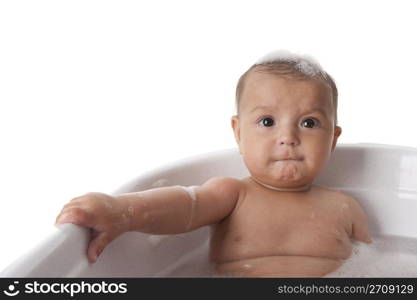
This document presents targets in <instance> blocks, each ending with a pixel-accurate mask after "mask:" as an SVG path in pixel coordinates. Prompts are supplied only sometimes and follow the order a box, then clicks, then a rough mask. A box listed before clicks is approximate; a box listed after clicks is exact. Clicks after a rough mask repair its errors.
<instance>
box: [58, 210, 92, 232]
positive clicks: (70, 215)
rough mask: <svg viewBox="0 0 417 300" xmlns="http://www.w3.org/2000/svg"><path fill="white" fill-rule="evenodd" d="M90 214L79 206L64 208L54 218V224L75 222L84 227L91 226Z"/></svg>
mask: <svg viewBox="0 0 417 300" xmlns="http://www.w3.org/2000/svg"><path fill="white" fill-rule="evenodd" d="M92 219H93V218H92V215H91V214H89V213H88V212H86V211H85V210H84V209H82V208H80V207H70V208H65V209H63V210H62V212H61V213H60V214H59V215H58V217H57V218H56V221H55V224H56V225H60V224H64V223H72V224H77V225H80V226H84V227H93V222H92Z"/></svg>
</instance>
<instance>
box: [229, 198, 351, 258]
mask: <svg viewBox="0 0 417 300" xmlns="http://www.w3.org/2000/svg"><path fill="white" fill-rule="evenodd" d="M230 225H231V228H230V233H232V232H235V234H232V235H233V236H234V235H240V237H241V239H240V240H241V241H242V242H244V243H245V244H246V245H245V247H251V246H249V245H252V247H254V248H257V249H258V250H260V249H262V251H266V252H268V251H269V252H270V251H272V252H275V253H276V254H277V255H318V256H324V255H326V254H329V253H337V255H336V256H338V257H339V256H343V255H344V254H343V253H344V252H346V251H347V250H346V249H347V248H349V244H350V239H349V236H348V234H347V230H346V229H347V227H348V218H347V217H345V216H343V215H341V214H339V213H338V212H337V211H334V210H332V208H331V207H324V208H323V207H321V206H308V205H305V206H303V205H301V206H300V205H287V204H286V203H283V204H282V203H275V204H273V205H271V204H270V203H268V205H262V204H261V203H257V204H256V205H251V206H249V205H247V206H242V207H241V209H240V211H239V212H238V213H236V214H235V215H234V216H233V219H232V220H231V222H230ZM243 228H244V230H242V229H243ZM238 232H239V233H240V234H237V233H238ZM242 245H243V244H242ZM329 256H332V255H330V254H329Z"/></svg>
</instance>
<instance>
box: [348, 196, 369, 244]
mask: <svg viewBox="0 0 417 300" xmlns="http://www.w3.org/2000/svg"><path fill="white" fill-rule="evenodd" d="M349 206H350V211H351V215H352V235H351V237H352V238H353V239H354V240H357V241H360V242H365V243H371V242H372V240H371V237H370V234H369V229H368V220H367V217H366V214H365V212H364V211H363V209H362V207H361V206H360V205H359V203H358V201H357V200H355V199H354V198H351V197H350V203H349Z"/></svg>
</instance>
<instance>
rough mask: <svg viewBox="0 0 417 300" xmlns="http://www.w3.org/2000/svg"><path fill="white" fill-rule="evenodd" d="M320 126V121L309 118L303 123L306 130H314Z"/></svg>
mask: <svg viewBox="0 0 417 300" xmlns="http://www.w3.org/2000/svg"><path fill="white" fill-rule="evenodd" d="M319 125H320V121H319V120H317V119H316V118H307V119H304V120H303V121H302V122H301V126H302V127H305V128H314V127H317V126H319Z"/></svg>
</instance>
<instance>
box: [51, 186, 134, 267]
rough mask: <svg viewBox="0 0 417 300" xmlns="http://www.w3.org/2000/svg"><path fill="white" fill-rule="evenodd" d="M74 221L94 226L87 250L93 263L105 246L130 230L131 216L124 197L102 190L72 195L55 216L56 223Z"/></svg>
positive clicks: (78, 223)
mask: <svg viewBox="0 0 417 300" xmlns="http://www.w3.org/2000/svg"><path fill="white" fill-rule="evenodd" d="M63 223H73V224H77V225H80V226H84V227H89V228H91V229H92V238H91V241H90V244H89V246H88V250H87V257H88V260H89V261H90V263H94V262H96V260H97V257H98V256H99V255H100V253H101V252H102V251H103V249H104V248H105V247H106V246H107V245H108V244H109V243H110V242H111V241H113V240H114V239H115V238H116V237H118V236H119V235H121V234H122V233H124V232H126V231H128V230H129V218H128V216H127V214H126V209H125V208H124V206H123V203H122V201H119V200H118V199H116V198H115V197H112V196H110V195H107V194H103V193H88V194H86V195H83V196H81V197H77V198H74V199H72V200H71V201H70V202H69V203H68V204H66V205H65V206H64V208H63V209H62V211H61V213H60V214H59V215H58V217H57V218H56V224H57V225H58V224H63Z"/></svg>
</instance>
